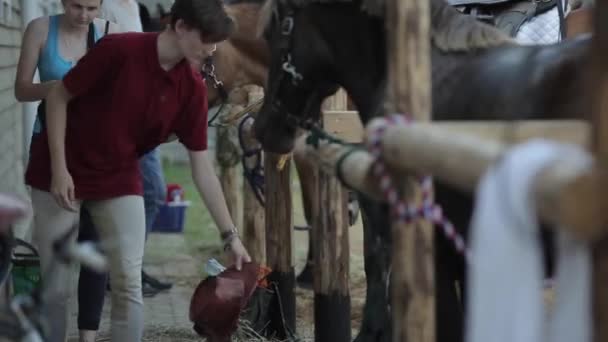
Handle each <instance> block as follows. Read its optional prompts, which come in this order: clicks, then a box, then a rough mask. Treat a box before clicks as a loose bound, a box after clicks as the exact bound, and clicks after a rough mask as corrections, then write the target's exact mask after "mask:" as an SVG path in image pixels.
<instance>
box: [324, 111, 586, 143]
mask: <svg viewBox="0 0 608 342" xmlns="http://www.w3.org/2000/svg"><path fill="white" fill-rule="evenodd" d="M421 124H422V123H421ZM426 124H427V125H433V126H437V127H440V128H442V129H447V130H449V131H451V132H458V133H468V134H471V135H475V136H477V137H480V138H486V139H493V140H498V141H501V142H503V143H507V144H514V143H519V142H522V141H525V140H528V139H530V138H534V137H538V138H547V139H552V140H558V141H561V142H565V143H572V144H576V145H581V146H585V147H589V144H590V135H591V133H590V132H591V129H590V126H589V124H588V123H587V122H585V121H582V120H519V121H432V122H431V123H426ZM323 125H324V126H323V127H324V128H325V130H326V131H327V132H329V133H331V134H333V135H335V136H338V137H340V138H341V139H343V140H345V141H348V142H355V143H356V142H361V141H363V138H364V135H365V133H364V128H363V125H362V124H361V120H359V115H358V113H357V112H356V111H324V112H323Z"/></svg>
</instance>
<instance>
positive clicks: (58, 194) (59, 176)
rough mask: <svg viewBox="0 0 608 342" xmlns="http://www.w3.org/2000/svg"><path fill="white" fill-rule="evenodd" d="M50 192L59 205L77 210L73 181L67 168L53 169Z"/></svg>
mask: <svg viewBox="0 0 608 342" xmlns="http://www.w3.org/2000/svg"><path fill="white" fill-rule="evenodd" d="M51 194H52V195H53V197H54V198H55V201H56V202H57V204H59V206H60V207H62V208H64V209H66V210H70V211H78V209H77V207H76V196H75V194H74V181H73V180H72V176H71V175H70V173H69V172H68V170H67V168H65V167H63V168H59V169H58V170H53V175H52V178H51Z"/></svg>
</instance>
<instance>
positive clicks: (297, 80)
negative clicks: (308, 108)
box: [268, 1, 312, 129]
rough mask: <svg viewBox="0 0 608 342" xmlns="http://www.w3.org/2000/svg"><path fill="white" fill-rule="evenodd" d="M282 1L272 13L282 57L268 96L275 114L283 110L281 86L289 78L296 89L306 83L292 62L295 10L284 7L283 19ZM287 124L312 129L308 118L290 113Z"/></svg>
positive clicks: (286, 118)
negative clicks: (279, 68) (279, 69)
mask: <svg viewBox="0 0 608 342" xmlns="http://www.w3.org/2000/svg"><path fill="white" fill-rule="evenodd" d="M280 3H281V1H277V3H276V6H275V7H274V9H273V11H272V15H273V19H274V20H276V21H277V22H278V23H280V25H281V26H280V30H281V31H280V39H279V43H278V44H279V53H280V56H281V72H280V73H279V75H278V77H277V79H276V81H275V82H274V83H273V84H272V86H271V88H270V91H269V92H268V95H269V96H270V99H271V101H272V103H271V110H272V111H273V112H275V113H276V112H279V111H280V110H281V101H280V100H279V99H278V96H277V95H278V92H279V89H280V88H281V85H282V84H283V82H284V81H285V80H286V78H289V80H290V82H291V85H292V86H294V87H297V86H299V85H300V84H302V82H303V81H304V76H302V74H301V73H299V72H298V71H297V70H296V66H295V65H293V64H292V62H291V41H292V33H293V28H294V16H295V12H296V11H295V9H294V8H293V7H292V6H290V5H289V4H286V3H285V4H283V5H284V12H285V13H284V16H283V18H281V14H280V13H279V12H280V10H279V6H280ZM285 122H286V123H287V125H289V126H290V127H292V128H304V129H309V128H310V127H311V124H312V122H311V120H310V119H308V118H301V117H299V116H297V115H295V114H293V113H291V112H289V111H287V113H285Z"/></svg>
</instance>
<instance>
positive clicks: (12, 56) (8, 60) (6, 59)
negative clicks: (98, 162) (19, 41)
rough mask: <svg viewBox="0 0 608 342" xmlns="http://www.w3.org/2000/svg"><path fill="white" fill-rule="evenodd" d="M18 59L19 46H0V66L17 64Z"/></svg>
mask: <svg viewBox="0 0 608 342" xmlns="http://www.w3.org/2000/svg"><path fill="white" fill-rule="evenodd" d="M18 61H19V48H18V47H12V48H0V68H6V67H9V66H15V67H16V66H17V62H18Z"/></svg>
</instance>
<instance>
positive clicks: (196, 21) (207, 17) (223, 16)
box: [171, 0, 235, 43]
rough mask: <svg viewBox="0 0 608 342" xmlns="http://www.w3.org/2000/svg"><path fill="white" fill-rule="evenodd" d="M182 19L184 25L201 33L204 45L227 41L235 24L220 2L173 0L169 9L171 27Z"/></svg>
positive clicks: (219, 0) (215, 0)
mask: <svg viewBox="0 0 608 342" xmlns="http://www.w3.org/2000/svg"><path fill="white" fill-rule="evenodd" d="M179 19H182V20H183V21H184V23H185V24H186V25H188V26H189V27H191V28H194V29H199V30H200V31H201V35H202V39H203V41H204V42H206V43H218V42H221V41H223V40H225V39H227V38H228V37H229V36H230V35H231V34H232V32H233V31H234V28H235V23H234V21H233V20H232V18H230V16H228V14H227V13H226V11H225V10H224V5H223V2H222V0H175V2H174V3H173V6H172V7H171V27H172V28H173V29H175V23H176V22H177V21H178V20H179Z"/></svg>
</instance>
